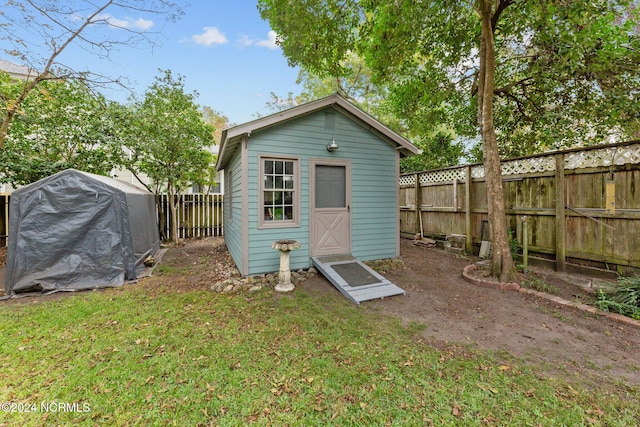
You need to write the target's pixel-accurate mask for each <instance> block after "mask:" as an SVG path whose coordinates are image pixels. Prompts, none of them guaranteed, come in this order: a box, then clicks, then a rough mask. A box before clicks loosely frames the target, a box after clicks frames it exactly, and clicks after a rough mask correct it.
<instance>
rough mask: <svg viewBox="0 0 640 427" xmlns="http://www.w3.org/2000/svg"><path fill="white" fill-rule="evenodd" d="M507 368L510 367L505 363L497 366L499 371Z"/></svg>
mask: <svg viewBox="0 0 640 427" xmlns="http://www.w3.org/2000/svg"><path fill="white" fill-rule="evenodd" d="M509 369H511V368H510V367H509V366H507V365H500V366H498V370H499V371H508V370H509Z"/></svg>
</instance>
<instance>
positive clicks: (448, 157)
mask: <svg viewBox="0 0 640 427" xmlns="http://www.w3.org/2000/svg"><path fill="white" fill-rule="evenodd" d="M342 69H343V72H342V74H341V75H339V76H336V77H334V76H329V75H326V76H324V77H320V76H319V75H317V74H315V73H313V72H311V71H308V70H305V69H302V70H301V71H300V72H299V74H298V80H297V82H296V83H298V84H301V85H302V91H301V92H300V94H299V95H296V96H294V95H293V93H292V92H290V93H289V94H288V95H287V96H286V97H280V96H278V95H276V94H275V93H273V92H272V93H271V101H269V102H268V103H267V106H268V107H269V109H270V110H271V111H274V112H275V111H280V110H283V109H286V108H291V107H294V106H296V105H300V104H303V103H306V102H310V101H313V100H316V99H319V98H323V97H325V96H329V95H331V94H333V93H338V94H340V95H341V96H342V97H344V98H345V99H348V100H349V101H350V102H352V103H353V104H355V105H357V106H358V107H359V108H360V109H362V110H363V111H365V112H367V113H369V114H370V115H372V116H373V117H375V118H376V119H377V120H379V121H380V122H382V123H384V124H385V125H387V126H389V127H390V128H391V129H393V130H394V131H396V132H398V133H400V134H402V135H403V136H405V137H406V138H408V139H409V140H411V141H412V142H413V143H414V144H415V145H417V146H418V147H419V148H421V149H422V150H423V154H421V155H417V156H412V157H411V158H403V159H401V160H400V169H401V171H402V172H412V171H417V170H426V169H433V168H438V167H445V166H453V165H456V164H458V163H459V161H460V158H461V157H462V156H464V155H465V148H464V145H463V144H462V143H461V142H459V141H455V133H454V132H452V131H447V130H443V129H440V128H438V129H435V130H434V129H433V128H431V127H430V126H424V124H423V123H421V122H419V121H411V120H406V119H404V118H401V117H400V116H398V115H397V114H396V113H395V112H394V111H393V109H392V108H390V105H389V104H388V102H387V98H388V96H389V91H388V90H387V86H386V85H384V84H375V83H373V81H372V79H371V70H370V69H369V67H367V65H366V64H365V63H364V59H363V58H361V57H359V56H357V55H355V54H354V53H353V52H349V53H348V54H347V58H346V59H344V60H343V61H342Z"/></svg>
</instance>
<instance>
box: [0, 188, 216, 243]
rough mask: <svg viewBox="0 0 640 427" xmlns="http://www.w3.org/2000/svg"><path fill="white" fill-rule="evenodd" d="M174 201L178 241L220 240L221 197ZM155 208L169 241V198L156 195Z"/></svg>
mask: <svg viewBox="0 0 640 427" xmlns="http://www.w3.org/2000/svg"><path fill="white" fill-rule="evenodd" d="M177 199H179V200H178V203H179V204H178V233H179V238H181V239H185V238H191V237H212V236H222V235H223V233H224V224H223V221H222V217H223V215H222V209H223V206H222V194H184V195H182V197H181V198H177ZM9 201H10V195H8V194H1V195H0V246H7V243H8V242H7V236H8V234H9V233H10V230H9V229H8V228H9ZM159 207H160V209H161V212H162V215H161V216H162V217H163V221H162V223H161V224H159V225H160V231H161V233H164V236H166V237H167V238H170V237H171V222H170V221H171V212H170V209H169V198H168V196H167V195H166V194H162V195H160V204H159Z"/></svg>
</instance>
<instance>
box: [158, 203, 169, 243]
mask: <svg viewBox="0 0 640 427" xmlns="http://www.w3.org/2000/svg"><path fill="white" fill-rule="evenodd" d="M155 198H156V211H157V212H158V230H159V231H160V238H161V239H162V240H163V241H165V242H166V241H168V240H169V239H168V238H167V233H165V232H164V223H165V221H166V220H167V218H166V216H165V213H164V209H162V200H161V198H160V194H159V193H155Z"/></svg>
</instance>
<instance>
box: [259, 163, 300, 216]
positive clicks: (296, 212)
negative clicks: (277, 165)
mask: <svg viewBox="0 0 640 427" xmlns="http://www.w3.org/2000/svg"><path fill="white" fill-rule="evenodd" d="M265 161H283V162H293V188H292V189H288V188H287V189H282V191H291V192H292V193H293V197H292V205H293V209H292V210H293V218H291V219H280V220H273V219H269V218H267V217H266V215H265V204H264V202H265V201H264V193H265V191H269V190H270V189H266V188H265V185H264V183H265V169H264V163H265ZM283 173H284V172H283ZM258 189H259V190H258V192H259V196H258V218H259V219H258V228H286V227H299V226H300V158H299V157H290V156H281V155H266V154H264V155H260V156H258Z"/></svg>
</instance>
